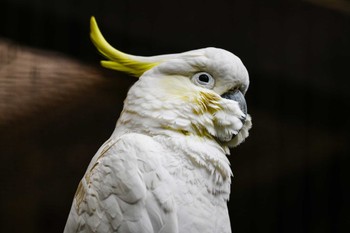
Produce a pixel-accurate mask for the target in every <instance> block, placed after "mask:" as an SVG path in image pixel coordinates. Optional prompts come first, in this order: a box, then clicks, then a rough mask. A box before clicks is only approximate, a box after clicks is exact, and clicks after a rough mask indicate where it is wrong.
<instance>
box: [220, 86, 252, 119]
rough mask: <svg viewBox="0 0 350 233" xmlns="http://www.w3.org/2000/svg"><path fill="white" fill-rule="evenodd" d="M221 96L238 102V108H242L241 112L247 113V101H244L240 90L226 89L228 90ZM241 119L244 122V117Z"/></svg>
mask: <svg viewBox="0 0 350 233" xmlns="http://www.w3.org/2000/svg"><path fill="white" fill-rule="evenodd" d="M221 97H222V98H225V99H229V100H234V101H236V102H238V104H239V108H240V109H241V110H242V112H243V113H244V114H245V115H247V113H248V109H247V103H246V102H245V98H244V95H243V94H242V92H240V91H239V90H234V91H228V92H226V93H224V94H223V95H222V96H221ZM241 120H242V121H243V122H244V121H245V118H244V119H241Z"/></svg>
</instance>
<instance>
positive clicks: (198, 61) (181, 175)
mask: <svg viewBox="0 0 350 233" xmlns="http://www.w3.org/2000/svg"><path fill="white" fill-rule="evenodd" d="M91 39H92V41H93V43H94V44H95V46H96V47H97V49H98V50H99V52H101V53H102V54H103V55H104V56H105V57H106V58H107V59H108V60H107V61H102V62H101V63H102V66H104V67H106V68H110V69H115V70H118V71H122V72H126V73H129V74H131V75H133V76H136V77H139V79H138V81H137V82H136V83H135V84H134V85H133V86H132V87H131V88H130V90H129V92H128V94H127V97H126V100H125V102H124V109H123V111H122V113H121V115H120V118H119V120H118V122H117V125H116V128H115V131H114V132H113V134H112V136H111V137H110V139H108V140H107V141H106V142H105V143H104V144H103V145H102V146H101V148H100V149H99V150H98V151H97V153H96V154H95V156H94V157H93V159H92V161H91V163H90V165H89V166H88V168H87V171H86V173H85V175H84V177H83V178H82V180H81V182H80V183H79V186H78V189H77V191H76V194H75V196H74V200H73V204H72V207H71V211H70V214H69V217H68V221H67V223H66V227H65V231H64V232H66V233H70V232H133V233H140V232H152V233H153V232H162V233H171V232H185V233H197V232H199V233H205V232H208V233H209V232H210V233H213V232H218V233H224V232H231V227H230V219H229V214H228V208H227V201H228V199H229V195H230V183H231V175H232V172H231V169H230V164H229V160H228V159H227V157H226V155H228V154H229V153H230V151H229V148H230V147H234V146H236V145H238V144H240V143H241V142H242V141H243V140H244V139H245V138H246V137H247V136H248V130H249V129H250V127H251V118H250V116H249V115H248V113H247V107H246V103H245V99H244V94H245V93H246V91H247V88H248V85H249V79H248V72H247V70H246V68H245V67H244V65H243V64H242V62H241V60H240V59H239V58H238V57H237V56H235V55H233V54H232V53H230V52H228V51H226V50H223V49H218V48H205V49H198V50H193V51H189V52H184V53H179V54H170V55H161V56H153V57H141V56H133V55H129V54H126V53H122V52H120V51H118V50H116V49H114V48H112V47H111V45H109V44H108V43H107V42H106V41H105V39H104V38H103V36H102V34H101V32H100V30H99V29H98V26H97V24H96V21H95V19H94V18H93V17H92V18H91Z"/></svg>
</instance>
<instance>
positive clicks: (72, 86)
mask: <svg viewBox="0 0 350 233" xmlns="http://www.w3.org/2000/svg"><path fill="white" fill-rule="evenodd" d="M111 76H112V75H111V73H109V72H107V71H104V70H102V69H101V68H99V67H97V66H89V65H87V64H83V63H81V62H79V61H76V60H74V59H71V58H67V57H64V56H63V55H61V54H57V53H50V52H47V51H42V50H36V49H32V48H27V47H22V46H20V45H18V44H15V43H12V42H9V41H4V40H0V126H4V125H7V124H10V123H13V122H17V121H18V120H21V119H27V118H28V117H30V116H35V117H36V118H37V119H38V118H39V119H40V118H42V116H39V115H37V114H39V113H41V114H43V112H42V110H43V109H47V110H46V111H45V117H48V115H50V114H51V113H52V111H49V110H48V109H51V110H55V109H57V108H60V111H64V109H66V110H69V108H70V106H72V104H73V103H77V101H79V100H83V99H87V100H88V99H90V98H91V97H92V96H94V97H95V98H99V97H98V96H97V95H98V94H100V93H99V91H101V89H106V88H108V86H110V85H114V86H115V85H119V86H123V85H128V84H127V83H126V84H125V82H124V84H123V79H119V80H118V81H117V82H116V81H115V80H113V81H111V79H108V78H111ZM46 114H48V115H46Z"/></svg>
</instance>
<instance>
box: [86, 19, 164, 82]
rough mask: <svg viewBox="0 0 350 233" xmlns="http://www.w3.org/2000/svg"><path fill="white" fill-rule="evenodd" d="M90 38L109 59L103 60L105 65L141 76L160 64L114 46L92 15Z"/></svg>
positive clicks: (102, 62) (102, 63)
mask: <svg viewBox="0 0 350 233" xmlns="http://www.w3.org/2000/svg"><path fill="white" fill-rule="evenodd" d="M90 38H91V40H92V42H93V43H94V45H95V46H96V48H97V50H98V51H99V52H100V53H101V54H102V55H103V56H105V57H106V58H108V59H109V61H101V65H102V66H103V67H106V68H109V69H113V70H118V71H121V72H125V73H128V74H130V75H132V76H135V77H140V76H141V75H142V74H143V73H144V72H146V71H147V70H149V69H152V68H153V67H155V66H157V65H158V64H159V63H158V62H148V61H146V60H147V58H146V57H138V56H133V55H129V54H126V53H123V52H121V51H119V50H117V49H115V48H113V47H112V46H111V45H110V44H109V43H108V42H107V41H106V40H105V38H104V37H103V35H102V33H101V31H100V29H99V28H98V25H97V23H96V20H95V17H91V20H90Z"/></svg>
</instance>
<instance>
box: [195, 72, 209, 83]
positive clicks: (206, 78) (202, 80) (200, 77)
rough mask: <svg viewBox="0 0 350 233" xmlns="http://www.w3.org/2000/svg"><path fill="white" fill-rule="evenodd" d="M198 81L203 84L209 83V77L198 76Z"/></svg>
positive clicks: (204, 75)
mask: <svg viewBox="0 0 350 233" xmlns="http://www.w3.org/2000/svg"><path fill="white" fill-rule="evenodd" d="M198 79H199V81H201V82H205V83H207V82H209V76H208V75H206V74H201V75H199V77H198Z"/></svg>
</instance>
